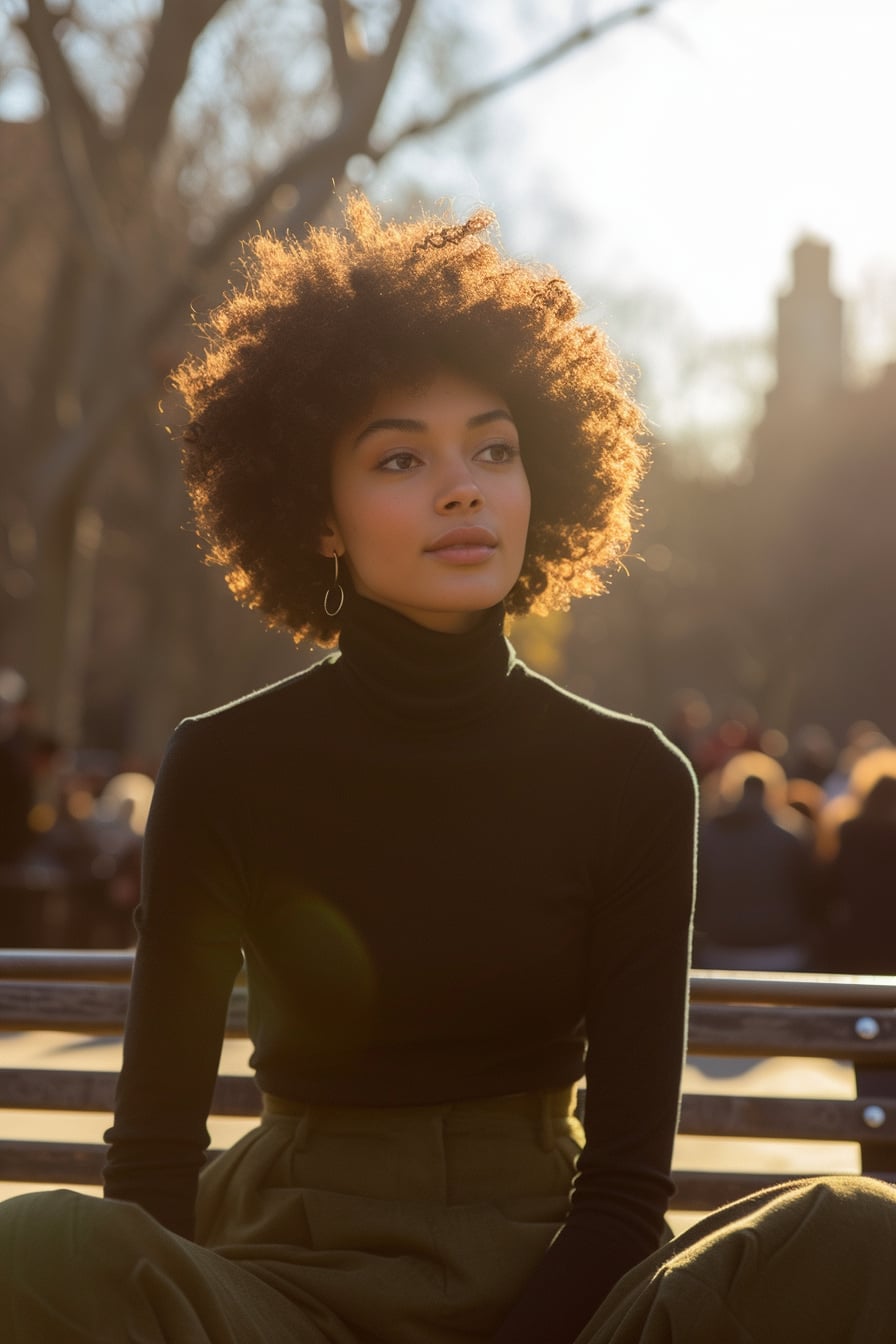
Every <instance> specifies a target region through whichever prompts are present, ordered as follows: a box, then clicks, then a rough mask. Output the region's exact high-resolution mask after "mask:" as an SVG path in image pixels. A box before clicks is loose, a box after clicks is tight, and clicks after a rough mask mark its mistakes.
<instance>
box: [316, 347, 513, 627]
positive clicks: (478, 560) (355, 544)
mask: <svg viewBox="0 0 896 1344" xmlns="http://www.w3.org/2000/svg"><path fill="white" fill-rule="evenodd" d="M331 488H332V513H331V516H330V518H329V519H328V523H329V526H330V529H331V532H332V535H330V534H328V535H327V536H326V537H325V538H324V539H323V542H322V546H321V549H322V550H323V551H324V552H325V553H326V554H328V555H329V554H332V553H333V552H334V551H335V552H336V553H337V554H338V555H340V557H344V560H345V563H346V564H347V565H348V569H349V572H350V574H351V577H352V582H353V583H354V586H355V589H356V590H357V592H358V593H360V594H361V596H362V597H368V598H371V599H372V600H373V601H375V602H380V603H382V604H383V605H384V606H387V607H392V608H393V609H394V610H395V611H399V612H401V613H402V614H403V615H405V616H408V617H409V618H410V619H411V620H412V621H416V622H417V623H418V624H419V625H425V626H428V627H429V628H430V629H431V630H443V631H448V632H458V631H461V630H465V629H467V628H469V627H470V626H472V625H473V624H474V622H475V619H476V614H477V613H478V612H481V611H484V610H485V609H486V608H487V607H491V606H494V604H495V603H496V602H500V601H501V599H502V598H504V597H506V595H507V593H508V592H509V591H510V589H511V588H512V587H513V585H514V583H515V582H516V580H517V578H518V577H519V573H520V570H521V569H522V565H523V556H524V552H525V547H526V533H527V530H528V527H529V508H530V495H529V482H528V480H527V479H526V472H525V469H524V467H523V463H522V459H521V457H520V445H519V435H518V434H517V430H516V426H515V425H514V423H513V417H512V416H511V414H510V410H509V408H508V406H507V403H506V402H505V401H504V400H503V399H502V398H501V397H500V396H498V395H497V394H496V393H494V392H490V391H489V390H488V389H487V388H484V387H480V386H479V384H478V383H474V382H470V381H469V380H468V379H467V378H462V377H460V376H459V375H456V374H453V373H449V372H441V373H438V374H436V375H435V376H434V377H433V379H432V380H431V382H429V383H428V384H426V385H424V386H422V387H417V388H407V389H395V390H393V391H389V392H383V393H381V394H380V395H379V396H378V397H377V399H376V401H375V402H374V403H373V405H372V406H371V407H370V408H369V410H368V411H367V412H366V413H365V414H364V415H363V416H362V417H361V418H360V419H359V420H358V421H356V422H355V423H354V424H352V425H350V426H349V427H348V428H347V430H346V431H345V432H344V433H343V434H342V435H341V436H340V438H339V439H338V440H337V442H336V444H335V446H334V449H333V461H332V480H331Z"/></svg>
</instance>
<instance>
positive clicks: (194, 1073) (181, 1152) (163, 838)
mask: <svg viewBox="0 0 896 1344" xmlns="http://www.w3.org/2000/svg"><path fill="white" fill-rule="evenodd" d="M204 727H205V725H203V724H200V723H194V722H186V723H184V724H182V725H181V726H180V728H179V729H178V730H177V732H176V733H175V735H174V737H173V738H172V740H171V743H170V745H169V748H168V751H167V753H166V756H165V760H164V761H163V764H162V769H161V771H160V773H159V779H158V782H157V785H156V790H155V793H154V796H153V803H152V808H151V811H150V817H149V822H148V825H147V831H146V838H145V843H144V852H143V884H142V895H141V902H140V906H139V909H138V912H137V926H138V931H139V937H138V943H137V951H136V959H135V965H134V977H133V983H132V987H131V996H130V1003H129V1007H128V1017H127V1025H126V1028H125V1040H124V1058H123V1064H122V1070H121V1075H120V1078H119V1083H118V1090H117V1095H116V1106H115V1119H114V1124H113V1126H112V1128H111V1129H110V1130H109V1131H108V1133H107V1135H106V1139H107V1141H108V1142H109V1143H110V1145H111V1146H110V1151H109V1154H108V1159H107V1163H106V1167H105V1170H104V1173H103V1179H104V1193H105V1194H106V1196H107V1197H111V1198H115V1199H127V1200H132V1201H134V1202H135V1203H138V1204H141V1205H142V1206H143V1207H144V1208H145V1209H147V1210H148V1211H149V1212H150V1213H152V1214H153V1215H154V1217H156V1218H158V1220H159V1221H160V1222H162V1223H164V1224H165V1225H166V1226H167V1227H170V1228H171V1229H172V1230H173V1231H176V1232H179V1233H181V1234H182V1235H184V1236H191V1235H192V1231H193V1215H194V1205H195V1198H196V1182H197V1177H198V1173H199V1169H200V1167H201V1166H202V1163H203V1160H204V1152H205V1149H206V1148H207V1146H208V1142H209V1139H208V1132H207V1130H206V1120H207V1116H208V1110H209V1105H210V1101H211V1093H212V1089H213V1087H214V1083H215V1077H216V1074H217V1069H218V1061H219V1058H220V1052H221V1042H222V1039H223V1033H224V1023H225V1020H226V1013H227V1005H228V1001H229V997H230V991H231V988H232V985H233V979H234V976H235V974H236V972H237V970H238V969H239V966H240V961H241V952H240V921H239V913H238V912H239V910H240V908H241V904H242V900H243V893H242V890H241V873H240V862H239V855H238V854H237V853H236V852H235V850H234V834H233V826H232V824H231V822H230V812H231V805H230V799H229V797H228V794H227V790H226V788H225V787H224V786H225V784H226V779H227V773H226V770H224V771H222V766H221V763H220V762H218V761H216V759H215V753H214V752H213V751H210V750H209V749H208V748H207V747H206V746H205V743H204V740H203V728H204ZM231 769H232V767H231Z"/></svg>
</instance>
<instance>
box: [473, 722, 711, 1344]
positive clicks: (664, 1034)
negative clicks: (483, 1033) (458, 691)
mask: <svg viewBox="0 0 896 1344" xmlns="http://www.w3.org/2000/svg"><path fill="white" fill-rule="evenodd" d="M695 810H696V809H695V784H694V779H693V775H692V773H691V771H690V768H689V767H688V766H687V764H686V762H685V761H684V759H683V758H682V757H681V756H680V755H679V754H678V753H677V752H675V751H674V750H673V749H671V748H670V747H669V746H668V744H666V743H664V742H663V740H662V739H660V738H659V737H658V735H655V734H651V736H650V737H649V738H648V739H647V740H646V741H645V744H644V748H643V749H642V751H641V754H640V756H639V757H638V758H637V759H636V760H635V762H634V764H633V768H632V771H631V774H630V777H629V780H628V781H627V786H626V785H625V784H621V785H620V795H619V810H618V815H617V816H616V818H615V819H612V818H608V819H607V821H608V822H609V824H608V825H604V824H597V825H596V826H595V835H596V837H597V844H598V849H599V852H597V853H596V855H595V866H594V874H595V878H594V880H595V903H594V911H593V922H592V927H591V931H590V957H589V961H590V967H589V989H588V1003H587V1019H586V1020H587V1031H588V1042H589V1044H588V1059H587V1068H586V1082H587V1114H586V1124H585V1130H586V1145H585V1148H584V1150H583V1152H582V1154H581V1157H580V1159H579V1164H578V1174H577V1176H576V1178H575V1181H574V1186H573V1193H572V1198H571V1203H570V1210H569V1215H568V1218H567V1221H566V1223H565V1224H564V1226H563V1227H562V1228H561V1230H560V1232H559V1233H558V1235H557V1236H556V1238H555V1239H554V1242H553V1243H552V1245H551V1247H550V1249H549V1250H548V1253H547V1255H546V1256H545V1258H544V1260H543V1261H542V1263H541V1265H540V1266H539V1268H538V1269H537V1270H536V1272H535V1274H534V1275H533V1277H532V1279H531V1280H530V1281H529V1283H528V1284H527V1286H526V1288H525V1290H524V1292H523V1294H522V1296H521V1298H520V1299H519V1301H518V1302H517V1304H516V1306H515V1307H514V1308H513V1310H512V1311H511V1313H510V1315H509V1316H508V1318H507V1319H506V1321H505V1322H504V1324H503V1325H502V1327H501V1328H500V1330H499V1331H498V1333H497V1336H496V1338H495V1344H542V1342H543V1341H544V1340H545V1339H550V1340H551V1341H552V1344H566V1341H572V1340H574V1339H575V1337H576V1335H577V1334H578V1333H579V1331H580V1330H581V1329H582V1327H583V1326H584V1325H585V1324H586V1322H587V1321H588V1320H589V1318H590V1317H591V1316H592V1315H593V1314H594V1312H595V1311H596V1310H597V1308H598V1307H599V1306H600V1303H601V1302H602V1301H603V1299H604V1297H605V1296H606V1295H607V1293H608V1292H609V1291H610V1289H611V1288H612V1287H613V1285H614V1284H615V1283H616V1281H617V1280H618V1279H619V1278H620V1277H621V1276H622V1275H623V1274H624V1273H625V1272H626V1271H627V1270H628V1269H630V1268H631V1267H632V1266H633V1265H635V1264H637V1263H638V1262H639V1261H640V1260H642V1259H643V1258H644V1257H645V1256H647V1255H649V1254H650V1252H651V1251H653V1250H654V1249H655V1248H656V1246H657V1244H658V1243H659V1240H660V1237H661V1235H662V1229H663V1218H664V1214H665V1209H666V1204H667V1202H668V1197H669V1194H670V1193H671V1190H672V1183H671V1181H670V1179H669V1168H670V1165H671V1157H672V1145H673V1142H674V1138H675V1130H676V1124H677V1115H678V1101H679V1093H680V1085H681V1066H682V1059H683V1053H684V1036H685V1027H686V1011H687V984H688V948H689V936H690V923H691V913H692V905H693V888H694V877H693V873H694V824H695Z"/></svg>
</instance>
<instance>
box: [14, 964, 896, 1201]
mask: <svg viewBox="0 0 896 1344" xmlns="http://www.w3.org/2000/svg"><path fill="white" fill-rule="evenodd" d="M131 968H132V953H130V952H67V951H66V952H62V951H60V952H54V951H43V950H38V951H29V950H24V951H18V950H6V951H4V950H0V1031H7V1032H10V1031H12V1032H18V1031H32V1030H41V1031H65V1032H76V1033H79V1034H83V1035H88V1036H118V1035H120V1033H121V1031H122V1028H123V1025H124V1017H125V1012H126V1009H127V1000H128V987H129V981H130V975H131ZM245 1007H246V1005H245V989H244V987H243V986H242V985H241V984H240V983H239V982H238V983H237V985H236V987H235V989H234V994H233V998H232V1001H231V1011H230V1016H229V1021H228V1026H227V1031H228V1034H229V1035H233V1036H240V1035H244V1034H245ZM688 1050H689V1056H690V1057H691V1058H692V1059H693V1060H699V1057H701V1056H711V1057H722V1058H741V1059H745V1060H753V1059H760V1058H771V1057H779V1056H785V1057H786V1056H791V1057H800V1058H807V1057H808V1058H821V1059H828V1060H840V1061H845V1062H846V1063H848V1064H850V1065H851V1066H852V1067H853V1069H854V1070H855V1076H856V1083H857V1099H856V1100H849V1099H842V1100H833V1099H830V1098H828V1099H824V1098H813V1097H781V1096H773V1097H771V1096H770V1097H760V1096H753V1095H728V1094H726V1095H723V1094H720V1093H713V1092H708V1093H706V1094H703V1093H692V1094H686V1095H685V1096H684V1098H683V1101H682V1112H681V1124H680V1127H679V1132H680V1133H681V1134H683V1135H697V1136H704V1137H705V1136H716V1137H723V1138H733V1137H738V1138H749V1139H800V1140H803V1141H807V1142H812V1141H816V1140H822V1141H830V1140H839V1141H849V1142H855V1143H858V1144H860V1145H861V1154H862V1166H863V1169H864V1170H865V1171H867V1172H870V1173H873V1174H875V1175H880V1176H883V1177H884V1178H889V1179H894V1180H896V978H889V977H871V976H867V977H848V976H833V975H826V976H821V975H789V974H776V973H768V974H746V973H722V972H715V971H695V972H694V973H693V975H692V978H691V1007H690V1024H689V1047H688ZM114 1092H115V1074H114V1073H112V1072H108V1071H90V1070H81V1069H77V1070H74V1069H72V1070H67V1069H46V1068H39V1067H37V1068H0V1108H11V1109H16V1110H37V1111H91V1112H92V1111H95V1112H100V1113H108V1112H109V1111H111V1109H112V1105H113V1098H114ZM258 1110H259V1094H258V1091H257V1089H256V1087H255V1083H254V1081H253V1080H252V1079H251V1078H249V1077H244V1076H227V1075H226V1074H225V1075H222V1076H221V1077H219V1079H218V1084H217V1087H216V1090H215V1096H214V1102H213V1108H212V1113H213V1114H214V1115H220V1116H245V1117H251V1116H255V1115H257V1114H258ZM104 1127H105V1125H104V1122H103V1121H102V1120H99V1119H98V1133H100V1132H101V1130H102V1128H104ZM103 1153H104V1149H103V1147H102V1146H101V1145H100V1144H92V1143H78V1142H70V1141H66V1140H64V1139H60V1140H54V1141H52V1142H35V1141H28V1140H13V1139H6V1140H2V1141H0V1181H4V1180H5V1181H11V1180H15V1181H33V1182H49V1183H52V1184H88V1185H89V1184H95V1183H97V1182H98V1181H99V1173H100V1167H101V1164H102V1160H103ZM819 1170H821V1171H823V1170H824V1167H823V1165H822V1166H821V1167H820V1168H819ZM771 1179H781V1176H780V1174H778V1175H777V1176H774V1175H772V1174H770V1173H769V1172H763V1171H755V1172H741V1171H735V1172H730V1171H710V1170H691V1171H683V1170H677V1171H676V1172H675V1180H676V1184H677V1194H676V1196H675V1198H674V1200H673V1204H672V1207H673V1208H675V1209H679V1210H683V1209H687V1210H693V1211H699V1210H704V1209H711V1208H715V1207H717V1206H718V1205H719V1204H721V1203H724V1202H725V1201H727V1200H729V1199H735V1198H737V1197H739V1196H740V1195H742V1194H746V1193H749V1192H750V1191H752V1190H755V1189H758V1188H760V1187H761V1186H763V1185H767V1184H769V1182H770V1180H771Z"/></svg>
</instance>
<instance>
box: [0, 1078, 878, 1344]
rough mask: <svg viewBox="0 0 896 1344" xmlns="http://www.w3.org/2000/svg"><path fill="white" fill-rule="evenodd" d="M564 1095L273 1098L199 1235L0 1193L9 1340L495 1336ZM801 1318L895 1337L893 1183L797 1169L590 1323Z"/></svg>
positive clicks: (728, 1330) (659, 1265) (680, 1242)
mask: <svg viewBox="0 0 896 1344" xmlns="http://www.w3.org/2000/svg"><path fill="white" fill-rule="evenodd" d="M569 1107H570V1095H569V1093H546V1094H535V1095H531V1096H525V1097H513V1098H496V1099H493V1100H490V1101H481V1102H472V1103H460V1104H455V1105H445V1106H422V1107H416V1106H415V1107H398V1108H389V1109H380V1108H377V1109H367V1108H336V1107H317V1106H309V1107H289V1106H284V1105H280V1106H278V1103H277V1102H276V1101H275V1100H273V1099H270V1100H269V1103H268V1108H267V1113H266V1115H265V1117H264V1119H263V1121H262V1123H261V1124H260V1125H259V1126H258V1127H257V1128H256V1129H254V1130H253V1131H252V1132H251V1133H250V1134H248V1135H247V1136H246V1137H245V1138H244V1139H242V1140H240V1141H239V1142H238V1143H237V1144H235V1145H234V1147H233V1148H232V1149H230V1150H229V1151H228V1152H227V1153H225V1154H223V1155H222V1156H221V1157H219V1158H218V1159H216V1160H215V1161H214V1162H213V1163H211V1164H210V1165H209V1167H208V1168H207V1169H206V1171H205V1172H204V1173H203V1177H202V1181H201V1192H200V1197H199V1203H198V1211H199V1221H198V1232H197V1235H198V1241H197V1242H196V1243H194V1242H190V1241H186V1240H184V1239H183V1238H181V1237H178V1236H176V1235H175V1234H173V1233H170V1232H168V1231H166V1230H165V1229H164V1228H162V1227H161V1226H159V1224H157V1223H156V1222H155V1221H154V1220H153V1219H152V1218H151V1217H150V1216H149V1215H148V1214H147V1213H145V1212H144V1211H143V1210H142V1209H140V1208H139V1207H137V1206H136V1205H132V1204H127V1203H123V1202H119V1201H114V1200H101V1199H97V1198H94V1197H91V1196H85V1195H79V1194H75V1193H73V1192H71V1191H55V1192H49V1193H46V1194H36V1195H23V1196H19V1197H17V1198H14V1199H9V1200H6V1201H4V1202H0V1341H2V1342H3V1344H488V1341H489V1340H490V1339H491V1338H492V1336H493V1334H494V1332H495V1331H496V1329H497V1327H498V1325H499V1323H500V1321H501V1320H502V1318H503V1316H504V1314H505V1312H506V1311H507V1309H508V1307H509V1306H510V1304H511V1303H512V1302H513V1301H514V1299H515V1297H516V1296H517V1294H518V1292H519V1290H520V1288H521V1286H522V1285H523V1283H524V1282H525V1281H526V1279H527V1277H528V1276H529V1275H530V1274H531V1273H532V1271H533V1269H534V1268H535V1266H536V1265H537V1263H538V1261H539V1259H540V1257H541V1256H542V1255H543V1254H544V1251H545V1249H546V1247H547V1245H548V1243H549V1242H550V1240H551V1237H552V1236H553V1234H554V1232H555V1231H556V1228H557V1227H558V1225H559V1223H560V1222H561V1221H562V1218H563V1214H564V1210H565V1207H566V1201H567V1198H568V1192H569V1184H570V1179H571V1176H572V1172H573V1164H574V1161H575V1157H576V1153H577V1151H578V1142H579V1140H580V1138H581V1132H580V1130H579V1128H578V1125H577V1122H576V1121H575V1119H574V1118H573V1117H572V1116H570V1114H569ZM802 1340H806V1341H812V1344H835V1341H836V1344H844V1342H846V1341H849V1342H850V1344H852V1342H854V1344H859V1342H860V1341H861V1344H884V1341H887V1342H889V1341H891V1340H896V1191H894V1190H891V1188H890V1187H889V1186H886V1185H883V1184H880V1183H877V1182H873V1181H866V1180H862V1179H861V1178H851V1177H841V1178H833V1179H831V1180H829V1181H808V1180H807V1181H796V1182H791V1183H789V1184H788V1185H785V1186H780V1187H776V1188H775V1189H773V1190H771V1191H767V1192H764V1193H763V1194H762V1195H759V1196H755V1197H752V1198H750V1199H748V1200H745V1201H741V1202H740V1203H738V1204H734V1205H730V1206H729V1207H728V1208H727V1209H724V1210H720V1211H719V1212H718V1213H716V1214H713V1215H712V1216H711V1217H709V1218H708V1219H704V1220H703V1221H702V1222H701V1223H699V1224H698V1225H697V1226H696V1227H694V1228H692V1229H691V1230H690V1231H689V1232H687V1233H685V1234H684V1235H683V1236H681V1237H678V1238H676V1239H675V1240H674V1241H672V1242H670V1243H669V1244H668V1245H667V1246H666V1247H664V1248H663V1249H662V1250H660V1251H658V1252H657V1253H656V1254H655V1255H654V1256H652V1257H651V1258H650V1259H648V1260H647V1261H645V1262H644V1263H643V1264H642V1265H640V1266H638V1267H637V1268H635V1269H634V1270H632V1271H631V1272H630V1273H629V1274H628V1275H626V1277H625V1278H624V1279H623V1280H622V1281H621V1282H620V1283H619V1284H618V1285H617V1287H616V1289H615V1290H614V1292H613V1293H612V1294H611V1296H610V1298H608V1300H607V1301H606V1302H605V1304H604V1306H603V1307H602V1308H601V1310H600V1311H599V1312H598V1313H597V1315H596V1316H595V1318H594V1319H593V1321H592V1322H590V1323H589V1325H588V1326H587V1328H586V1329H585V1330H583V1332H582V1333H581V1335H580V1336H579V1340H578V1341H577V1344H635V1342H636V1341H637V1344H685V1341H687V1344H746V1342H747V1341H750V1342H751V1344H779V1342H780V1344H785V1341H786V1344H794V1341H802ZM545 1344H551V1341H550V1340H546V1341H545Z"/></svg>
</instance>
